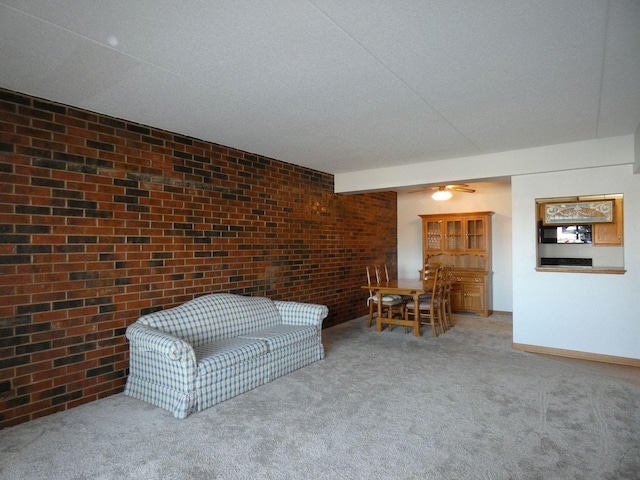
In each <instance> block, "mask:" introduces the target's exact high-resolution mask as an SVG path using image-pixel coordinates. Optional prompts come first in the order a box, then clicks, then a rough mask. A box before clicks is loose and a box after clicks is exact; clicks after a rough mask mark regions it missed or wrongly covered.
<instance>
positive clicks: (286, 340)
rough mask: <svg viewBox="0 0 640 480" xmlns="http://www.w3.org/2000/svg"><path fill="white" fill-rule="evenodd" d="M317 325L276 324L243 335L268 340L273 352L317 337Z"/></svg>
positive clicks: (270, 349)
mask: <svg viewBox="0 0 640 480" xmlns="http://www.w3.org/2000/svg"><path fill="white" fill-rule="evenodd" d="M317 335H318V332H317V329H316V327H307V326H300V325H274V326H273V327H267V328H263V329H260V330H256V331H255V332H251V333H247V334H246V335H242V338H250V339H256V340H262V341H264V342H266V344H267V346H268V348H269V351H270V352H273V351H274V350H278V349H279V348H284V347H287V346H289V345H292V344H294V343H298V342H302V341H304V340H308V339H311V338H315V337H317Z"/></svg>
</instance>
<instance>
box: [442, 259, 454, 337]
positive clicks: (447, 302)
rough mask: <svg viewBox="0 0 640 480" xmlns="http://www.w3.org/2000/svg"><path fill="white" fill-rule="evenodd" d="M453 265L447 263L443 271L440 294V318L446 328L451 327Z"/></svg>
mask: <svg viewBox="0 0 640 480" xmlns="http://www.w3.org/2000/svg"><path fill="white" fill-rule="evenodd" d="M454 268H455V267H454V266H453V265H447V266H446V267H445V272H444V293H443V296H442V318H443V320H444V323H445V324H446V326H447V330H448V329H450V328H451V327H453V325H454V323H453V315H452V314H451V290H452V289H453V279H454V278H455V275H454Z"/></svg>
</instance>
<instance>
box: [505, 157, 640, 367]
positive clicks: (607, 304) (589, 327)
mask: <svg viewBox="0 0 640 480" xmlns="http://www.w3.org/2000/svg"><path fill="white" fill-rule="evenodd" d="M620 160H626V163H627V164H626V165H620V166H611V167H602V168H586V169H578V170H571V171H564V172H554V173H540V174H533V175H522V176H516V177H513V178H512V180H511V182H512V183H511V191H512V205H513V206H512V212H513V224H512V228H513V235H512V239H513V259H514V260H513V341H514V342H515V343H522V344H527V345H536V346H543V347H551V348H556V349H566V350H573V351H578V352H589V353H596V354H602V355H612V356H619V357H626V358H635V359H640V309H639V308H638V298H640V215H639V214H638V211H640V175H633V154H632V153H631V154H630V158H626V157H625V158H621V159H620ZM613 193H622V194H624V265H625V268H626V270H627V271H626V273H625V274H624V275H614V274H588V273H556V272H536V271H535V265H536V231H535V229H536V227H535V225H536V222H535V207H534V205H535V199H536V198H546V197H562V196H579V195H595V194H613ZM600 248H607V247H600Z"/></svg>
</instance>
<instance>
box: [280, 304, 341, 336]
mask: <svg viewBox="0 0 640 480" xmlns="http://www.w3.org/2000/svg"><path fill="white" fill-rule="evenodd" d="M273 303H275V305H276V308H277V309H278V311H279V312H280V316H281V317H282V323H284V324H285V325H309V326H314V327H316V328H317V329H318V331H320V330H322V321H323V320H324V319H325V318H326V317H327V315H328V314H329V309H328V308H327V306H326V305H317V304H315V303H299V302H285V301H281V300H275V301H274V302H273Z"/></svg>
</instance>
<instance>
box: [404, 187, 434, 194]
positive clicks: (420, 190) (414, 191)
mask: <svg viewBox="0 0 640 480" xmlns="http://www.w3.org/2000/svg"><path fill="white" fill-rule="evenodd" d="M427 190H429V189H428V188H420V189H418V190H409V191H408V192H407V193H420V192H426V191H427Z"/></svg>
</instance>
